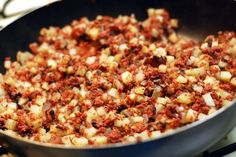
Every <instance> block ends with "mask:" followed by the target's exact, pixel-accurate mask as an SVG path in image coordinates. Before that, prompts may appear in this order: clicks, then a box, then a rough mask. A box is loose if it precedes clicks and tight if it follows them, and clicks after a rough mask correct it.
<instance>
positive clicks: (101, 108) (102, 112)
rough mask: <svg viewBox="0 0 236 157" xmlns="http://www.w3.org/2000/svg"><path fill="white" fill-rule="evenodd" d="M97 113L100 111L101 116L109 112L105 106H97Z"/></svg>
mask: <svg viewBox="0 0 236 157" xmlns="http://www.w3.org/2000/svg"><path fill="white" fill-rule="evenodd" d="M97 113H98V115H99V116H104V115H106V114H107V112H106V110H105V108H104V107H99V108H97Z"/></svg>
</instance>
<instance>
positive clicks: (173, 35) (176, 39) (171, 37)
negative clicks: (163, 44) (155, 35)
mask: <svg viewBox="0 0 236 157" xmlns="http://www.w3.org/2000/svg"><path fill="white" fill-rule="evenodd" d="M168 39H169V40H170V41H171V42H172V43H176V42H177V41H178V36H177V34H176V33H172V34H171V35H170V36H169V38H168Z"/></svg>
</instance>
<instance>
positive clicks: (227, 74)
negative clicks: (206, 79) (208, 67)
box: [220, 71, 232, 82]
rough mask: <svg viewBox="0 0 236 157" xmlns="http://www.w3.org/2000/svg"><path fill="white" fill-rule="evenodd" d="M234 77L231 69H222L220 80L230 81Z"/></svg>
mask: <svg viewBox="0 0 236 157" xmlns="http://www.w3.org/2000/svg"><path fill="white" fill-rule="evenodd" d="M231 77H232V74H231V73H230V72H229V71H221V72H220V80H222V81H225V82H229V81H230V79H231Z"/></svg>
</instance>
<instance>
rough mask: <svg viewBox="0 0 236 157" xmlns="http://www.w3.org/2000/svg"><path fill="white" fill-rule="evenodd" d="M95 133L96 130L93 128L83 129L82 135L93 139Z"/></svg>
mask: <svg viewBox="0 0 236 157" xmlns="http://www.w3.org/2000/svg"><path fill="white" fill-rule="evenodd" d="M96 133H97V129H95V128H94V127H91V128H85V129H84V134H85V136H86V137H87V138H91V137H93V136H94V135H96Z"/></svg>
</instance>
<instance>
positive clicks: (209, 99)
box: [202, 93, 215, 107]
mask: <svg viewBox="0 0 236 157" xmlns="http://www.w3.org/2000/svg"><path fill="white" fill-rule="evenodd" d="M202 97H203V100H204V101H205V103H206V105H207V106H211V107H213V106H215V102H214V100H213V98H212V97H211V93H206V94H204V95H203V96H202Z"/></svg>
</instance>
